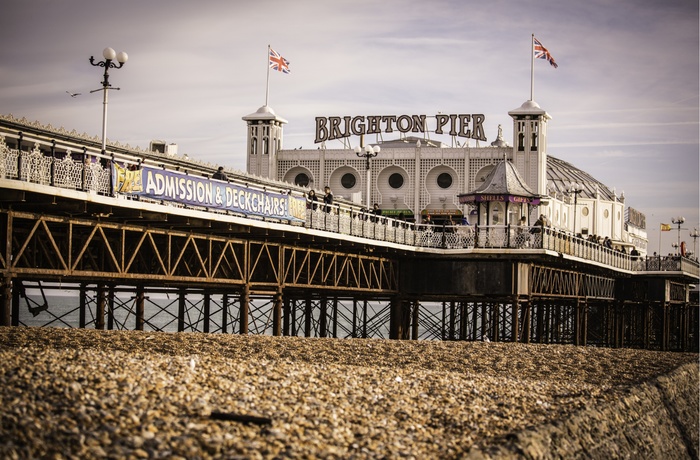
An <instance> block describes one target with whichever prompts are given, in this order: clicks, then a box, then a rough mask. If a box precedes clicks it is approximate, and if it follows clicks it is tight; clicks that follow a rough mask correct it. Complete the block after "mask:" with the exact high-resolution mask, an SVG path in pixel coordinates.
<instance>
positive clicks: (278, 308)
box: [272, 288, 283, 337]
mask: <svg viewBox="0 0 700 460" xmlns="http://www.w3.org/2000/svg"><path fill="white" fill-rule="evenodd" d="M282 303H283V302H282V288H279V289H278V290H277V292H276V293H275V297H274V299H273V305H272V335H274V336H275V337H279V336H281V335H282Z"/></svg>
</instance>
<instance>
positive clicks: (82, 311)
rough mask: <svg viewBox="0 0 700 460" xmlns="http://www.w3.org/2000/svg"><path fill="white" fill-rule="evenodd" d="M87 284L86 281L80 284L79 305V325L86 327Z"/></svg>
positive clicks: (81, 327) (82, 327)
mask: <svg viewBox="0 0 700 460" xmlns="http://www.w3.org/2000/svg"><path fill="white" fill-rule="evenodd" d="M86 298H87V286H86V285H85V283H82V284H81V285H80V300H79V302H80V304H79V306H78V327H79V328H80V329H85V308H86V306H87V299H86Z"/></svg>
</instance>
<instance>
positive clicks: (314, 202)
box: [306, 189, 318, 211]
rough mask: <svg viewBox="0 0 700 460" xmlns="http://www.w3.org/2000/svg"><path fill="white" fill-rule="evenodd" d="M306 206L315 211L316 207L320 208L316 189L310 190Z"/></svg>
mask: <svg viewBox="0 0 700 460" xmlns="http://www.w3.org/2000/svg"><path fill="white" fill-rule="evenodd" d="M306 208H307V209H311V210H313V211H315V210H316V208H318V197H317V196H316V191H315V190H314V189H311V190H309V194H308V202H307V203H306Z"/></svg>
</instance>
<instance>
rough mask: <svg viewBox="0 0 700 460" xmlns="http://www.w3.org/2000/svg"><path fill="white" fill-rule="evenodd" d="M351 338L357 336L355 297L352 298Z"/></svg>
mask: <svg viewBox="0 0 700 460" xmlns="http://www.w3.org/2000/svg"><path fill="white" fill-rule="evenodd" d="M352 338H353V339H354V338H357V299H352Z"/></svg>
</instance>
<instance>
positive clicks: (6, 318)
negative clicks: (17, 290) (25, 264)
mask: <svg viewBox="0 0 700 460" xmlns="http://www.w3.org/2000/svg"><path fill="white" fill-rule="evenodd" d="M11 324H12V278H10V277H9V276H6V277H4V278H3V279H2V303H1V304H0V326H9V325H11Z"/></svg>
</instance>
